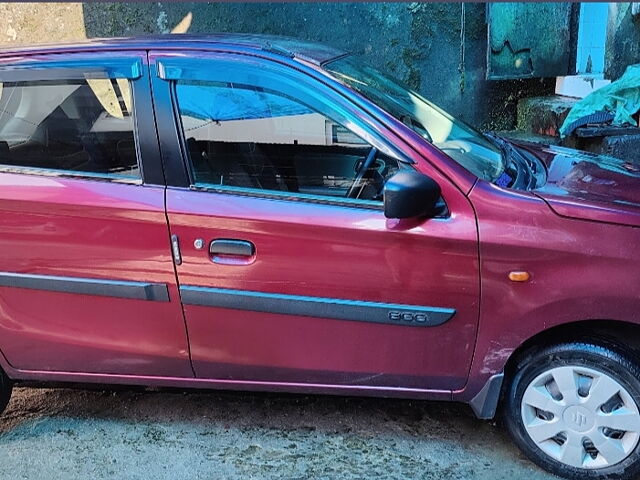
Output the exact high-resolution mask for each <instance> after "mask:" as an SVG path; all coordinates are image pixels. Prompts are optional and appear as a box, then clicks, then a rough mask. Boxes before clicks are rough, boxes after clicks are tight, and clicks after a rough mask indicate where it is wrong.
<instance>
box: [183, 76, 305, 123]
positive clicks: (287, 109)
mask: <svg viewBox="0 0 640 480" xmlns="http://www.w3.org/2000/svg"><path fill="white" fill-rule="evenodd" d="M176 93H177V96H178V104H179V105H180V113H181V114H182V115H187V116H190V117H194V118H199V119H202V120H214V121H225V120H248V119H256V118H272V117H284V116H288V115H303V114H307V113H313V112H312V111H311V110H309V109H308V108H307V107H305V106H304V105H300V104H299V103H297V102H294V101H292V100H289V99H288V98H285V97H281V96H279V95H274V94H271V93H267V92H258V91H255V90H248V89H244V88H231V87H227V86H220V87H218V86H213V85H188V84H180V83H178V84H177V85H176Z"/></svg>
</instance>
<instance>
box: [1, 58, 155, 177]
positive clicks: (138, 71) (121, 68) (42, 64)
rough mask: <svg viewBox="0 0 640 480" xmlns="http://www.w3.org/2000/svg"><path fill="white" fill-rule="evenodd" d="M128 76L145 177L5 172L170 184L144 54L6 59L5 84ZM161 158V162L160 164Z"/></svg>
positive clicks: (15, 168) (5, 169)
mask: <svg viewBox="0 0 640 480" xmlns="http://www.w3.org/2000/svg"><path fill="white" fill-rule="evenodd" d="M111 78H125V79H127V81H128V82H129V86H130V89H131V105H132V109H131V114H132V124H133V138H134V143H135V151H136V158H137V162H138V168H139V170H140V177H139V178H125V177H117V176H114V175H111V174H104V173H97V172H82V171H74V170H63V169H53V168H42V167H29V166H20V165H0V173H13V174H25V175H37V176H54V177H63V178H72V179H79V180H96V181H103V182H111V183H123V184H130V185H143V184H152V185H161V186H164V185H165V178H164V174H163V170H162V163H161V161H160V151H159V146H158V143H157V132H156V129H155V122H154V117H153V105H152V101H151V89H150V85H149V67H148V61H147V53H146V52H144V51H126V52H99V53H98V52H91V53H86V52H75V53H63V54H60V53H55V54H46V55H37V54H32V55H26V56H23V57H19V58H15V57H14V58H9V59H0V82H2V83H4V82H24V81H55V80H86V79H111ZM154 159H155V161H154Z"/></svg>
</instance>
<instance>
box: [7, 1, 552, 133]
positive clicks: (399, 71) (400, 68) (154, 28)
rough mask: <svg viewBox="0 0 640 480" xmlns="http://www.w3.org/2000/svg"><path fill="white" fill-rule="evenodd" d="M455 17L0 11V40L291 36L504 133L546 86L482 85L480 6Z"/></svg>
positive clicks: (414, 8) (190, 8)
mask: <svg viewBox="0 0 640 480" xmlns="http://www.w3.org/2000/svg"><path fill="white" fill-rule="evenodd" d="M189 14H191V16H190V17H189V16H188V15H189ZM462 14H463V6H462V4H460V3H446V4H445V3H159V2H154V3H147V2H132V3H85V4H0V42H4V43H32V42H43V41H46V42H50V41H57V40H61V39H63V40H67V39H76V38H84V37H89V38H91V37H109V36H122V35H138V34H149V33H162V32H165V33H166V32H169V31H170V30H171V29H172V28H173V27H174V26H175V25H177V24H178V23H180V22H181V21H182V22H183V25H184V24H188V23H189V21H190V25H189V29H188V31H189V32H190V33H206V32H227V31H235V32H257V33H271V34H281V35H288V36H294V37H298V38H302V39H308V40H314V41H320V42H324V43H327V44H330V45H334V46H336V47H339V48H341V49H344V50H348V51H351V52H354V53H358V54H361V55H363V56H364V57H365V59H366V60H367V61H368V62H370V63H372V64H374V65H376V66H377V67H379V68H381V69H385V70H387V71H388V72H390V73H391V74H393V75H395V76H396V77H398V78H400V79H402V80H404V81H405V82H406V83H408V84H409V85H411V86H412V87H414V88H417V89H418V90H419V91H421V92H422V93H423V94H424V95H425V96H426V97H427V98H429V99H431V100H432V101H434V102H435V103H436V104H438V105H440V106H441V107H443V108H444V109H445V110H448V111H449V112H451V113H452V114H454V115H456V116H458V117H460V118H462V119H464V120H466V121H467V122H469V123H470V124H472V125H475V126H477V127H479V128H483V129H509V128H513V127H514V126H515V119H516V103H517V101H518V99H519V98H521V97H525V96H534V95H541V94H551V93H553V80H540V79H532V80H520V81H486V80H485V75H486V54H487V53H486V48H487V34H486V32H487V25H486V22H485V5H484V4H476V3H468V4H465V5H464V17H463V15H462ZM463 18H464V21H463ZM462 33H464V34H463V35H462ZM462 37H464V41H463V39H462ZM463 58H464V61H462V59H463Z"/></svg>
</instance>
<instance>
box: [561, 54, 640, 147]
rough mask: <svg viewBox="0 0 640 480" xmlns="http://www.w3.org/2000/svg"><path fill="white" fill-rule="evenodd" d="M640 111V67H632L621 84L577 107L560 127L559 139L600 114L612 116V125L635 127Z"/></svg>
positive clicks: (616, 83)
mask: <svg viewBox="0 0 640 480" xmlns="http://www.w3.org/2000/svg"><path fill="white" fill-rule="evenodd" d="M638 110H640V64H637V65H629V66H628V67H627V69H626V70H625V72H624V75H622V76H621V77H620V78H619V79H618V80H616V81H615V82H612V83H610V84H609V85H606V86H604V87H602V88H599V89H597V90H595V91H593V92H591V93H590V94H589V95H587V96H586V97H584V98H583V99H582V100H580V101H579V102H578V103H576V104H575V105H574V106H573V107H572V108H571V111H570V112H569V115H568V116H567V118H566V119H565V120H564V122H563V123H562V126H561V127H560V136H561V137H562V138H564V137H566V136H567V135H568V134H570V133H571V131H570V130H571V128H572V127H575V126H576V125H574V123H576V122H578V120H580V119H581V118H583V117H586V116H588V115H592V114H597V113H601V112H605V113H610V114H611V115H612V116H613V121H612V122H611V123H612V124H613V125H626V124H628V125H633V126H635V125H636V122H635V120H634V119H633V117H632V115H634V114H635V113H636V112H638Z"/></svg>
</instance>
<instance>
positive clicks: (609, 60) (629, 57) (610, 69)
mask: <svg viewBox="0 0 640 480" xmlns="http://www.w3.org/2000/svg"><path fill="white" fill-rule="evenodd" d="M604 62H605V77H606V78H610V79H612V80H615V79H617V78H619V77H620V76H621V75H622V74H623V73H624V71H625V69H626V67H627V65H632V64H634V63H640V15H636V16H634V15H632V10H631V4H630V3H610V4H609V23H608V25H607V44H606V47H605V60H604Z"/></svg>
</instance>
